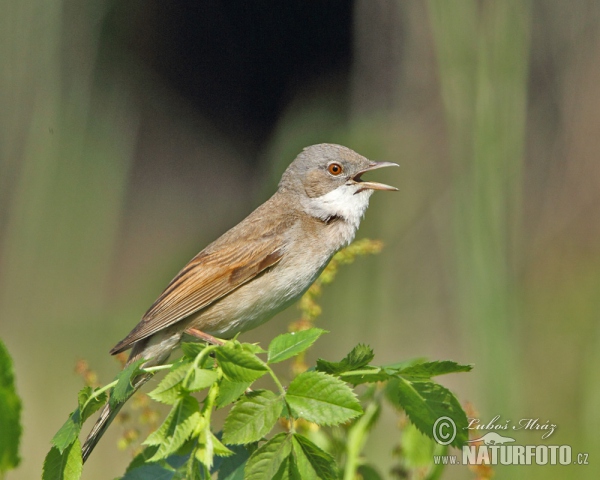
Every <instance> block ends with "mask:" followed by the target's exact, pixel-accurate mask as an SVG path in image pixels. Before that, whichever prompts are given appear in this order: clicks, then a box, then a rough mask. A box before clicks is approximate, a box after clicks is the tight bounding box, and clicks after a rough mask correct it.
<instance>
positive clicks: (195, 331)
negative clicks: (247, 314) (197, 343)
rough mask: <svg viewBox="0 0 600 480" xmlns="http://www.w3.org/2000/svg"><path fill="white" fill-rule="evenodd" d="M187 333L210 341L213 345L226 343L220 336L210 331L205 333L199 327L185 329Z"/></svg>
mask: <svg viewBox="0 0 600 480" xmlns="http://www.w3.org/2000/svg"><path fill="white" fill-rule="evenodd" d="M185 333H187V334H188V335H191V336H192V337H195V338H198V339H200V340H203V341H205V342H208V343H210V344H212V345H225V342H224V341H223V340H221V339H220V338H216V337H213V336H212V335H209V334H208V333H204V332H202V331H200V330H198V329H197V328H191V327H190V328H188V329H186V330H185Z"/></svg>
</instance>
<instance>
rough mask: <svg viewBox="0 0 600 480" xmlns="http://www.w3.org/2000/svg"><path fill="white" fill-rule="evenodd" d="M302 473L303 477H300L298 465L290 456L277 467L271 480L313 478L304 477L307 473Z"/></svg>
mask: <svg viewBox="0 0 600 480" xmlns="http://www.w3.org/2000/svg"><path fill="white" fill-rule="evenodd" d="M304 473H305V475H304V477H302V475H300V471H299V469H298V465H296V460H295V459H294V457H293V456H292V455H288V456H287V457H286V459H285V460H284V461H283V463H282V464H281V466H280V467H279V470H277V473H276V474H275V476H274V477H273V480H302V478H310V479H312V478H315V477H312V476H309V475H306V473H307V472H304Z"/></svg>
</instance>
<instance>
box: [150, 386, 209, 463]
mask: <svg viewBox="0 0 600 480" xmlns="http://www.w3.org/2000/svg"><path fill="white" fill-rule="evenodd" d="M202 420H203V418H202V416H201V415H200V407H199V405H198V401H197V400H196V399H195V398H194V397H191V396H189V395H187V396H185V397H183V398H181V399H180V400H178V401H177V403H176V404H175V405H174V406H173V408H172V409H171V412H170V413H169V415H168V416H167V418H166V419H165V421H164V422H163V424H162V425H161V426H160V428H159V429H158V430H156V431H155V432H153V433H152V434H150V436H149V437H148V438H147V439H146V440H145V441H144V442H143V444H144V445H159V448H158V451H157V452H156V453H155V454H154V456H153V457H152V458H151V459H150V460H149V461H151V462H155V461H157V460H160V459H163V458H166V457H168V456H169V455H171V454H173V453H175V452H176V451H177V449H178V448H179V447H181V446H182V445H183V444H184V443H185V441H186V440H187V439H188V437H189V436H190V435H191V433H192V432H193V431H194V430H195V429H196V428H197V426H198V423H199V422H200V421H202Z"/></svg>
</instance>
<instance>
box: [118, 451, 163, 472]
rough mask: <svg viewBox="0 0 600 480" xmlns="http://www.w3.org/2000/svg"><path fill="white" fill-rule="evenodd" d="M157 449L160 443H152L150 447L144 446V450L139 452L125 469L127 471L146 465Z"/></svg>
mask: <svg viewBox="0 0 600 480" xmlns="http://www.w3.org/2000/svg"><path fill="white" fill-rule="evenodd" d="M157 450H158V445H150V446H149V447H146V448H144V450H142V451H141V452H140V453H138V454H137V455H136V456H135V457H134V458H133V460H131V462H129V465H127V468H126V469H125V473H127V472H129V471H130V470H134V469H136V468H139V467H141V466H142V465H145V464H146V463H147V462H148V460H150V459H151V458H152V457H153V456H154V454H155V453H156V452H157Z"/></svg>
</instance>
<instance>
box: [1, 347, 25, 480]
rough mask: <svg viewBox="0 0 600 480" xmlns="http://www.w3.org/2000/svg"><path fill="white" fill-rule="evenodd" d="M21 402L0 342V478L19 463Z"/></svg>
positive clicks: (8, 361)
mask: <svg viewBox="0 0 600 480" xmlns="http://www.w3.org/2000/svg"><path fill="white" fill-rule="evenodd" d="M20 417H21V400H20V399H19V396H18V395H17V391H16V388H15V376H14V372H13V365H12V361H11V358H10V355H9V353H8V350H7V349H6V347H5V346H4V343H2V341H0V477H2V473H3V472H6V471H8V470H10V469H13V468H16V467H17V466H18V465H19V463H20V458H19V443H20V440H21V423H20Z"/></svg>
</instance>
